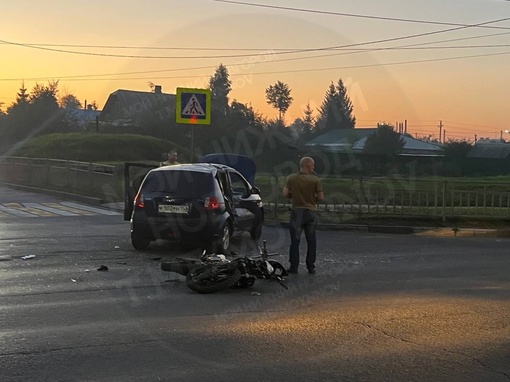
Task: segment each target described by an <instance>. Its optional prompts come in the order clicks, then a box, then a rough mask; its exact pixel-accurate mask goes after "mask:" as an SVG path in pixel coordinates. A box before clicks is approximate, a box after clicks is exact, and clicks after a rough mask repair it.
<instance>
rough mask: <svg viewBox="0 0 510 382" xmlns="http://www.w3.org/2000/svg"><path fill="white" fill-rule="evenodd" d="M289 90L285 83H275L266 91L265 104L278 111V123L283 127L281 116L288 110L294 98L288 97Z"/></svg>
mask: <svg viewBox="0 0 510 382" xmlns="http://www.w3.org/2000/svg"><path fill="white" fill-rule="evenodd" d="M290 92H291V89H290V88H289V86H288V85H287V84H286V83H283V82H281V81H277V82H276V84H274V85H270V86H269V87H268V88H267V89H266V99H267V103H268V104H270V105H271V106H273V107H274V108H275V109H277V110H278V122H279V123H280V124H281V125H282V126H283V116H284V115H285V113H286V112H287V110H288V109H289V107H290V105H291V104H292V101H293V100H294V98H292V97H291V96H290Z"/></svg>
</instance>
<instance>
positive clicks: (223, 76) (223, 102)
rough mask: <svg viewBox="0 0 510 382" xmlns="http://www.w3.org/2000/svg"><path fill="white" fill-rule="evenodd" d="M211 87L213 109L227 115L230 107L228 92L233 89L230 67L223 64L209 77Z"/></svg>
mask: <svg viewBox="0 0 510 382" xmlns="http://www.w3.org/2000/svg"><path fill="white" fill-rule="evenodd" d="M209 89H210V90H211V93H212V109H213V110H214V111H216V112H218V113H219V114H220V115H226V114H227V112H228V111H229V109H228V94H229V93H230V91H231V90H232V81H230V79H229V74H228V69H227V67H226V66H224V65H223V64H220V66H218V67H217V68H216V71H215V72H214V74H213V75H212V76H211V78H210V79H209Z"/></svg>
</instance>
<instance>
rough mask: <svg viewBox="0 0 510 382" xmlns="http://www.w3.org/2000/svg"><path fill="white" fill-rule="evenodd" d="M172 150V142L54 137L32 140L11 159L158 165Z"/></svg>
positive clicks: (122, 136)
mask: <svg viewBox="0 0 510 382" xmlns="http://www.w3.org/2000/svg"><path fill="white" fill-rule="evenodd" d="M174 148H176V147H175V145H174V144H173V143H172V142H169V141H165V140H162V139H157V138H153V137H148V136H144V135H136V134H98V133H66V134H63V133H56V134H48V135H43V136H40V137H37V138H34V139H32V140H30V141H29V142H28V143H27V144H25V145H24V146H22V147H21V148H19V149H18V150H17V151H16V152H14V153H13V154H11V155H12V156H22V157H31V158H50V159H65V160H75V161H82V162H95V163H103V164H113V163H115V164H120V163H124V162H129V161H154V162H159V161H161V160H162V159H163V154H164V153H165V152H168V151H169V150H171V149H174ZM177 149H179V148H177ZM181 151H182V150H181Z"/></svg>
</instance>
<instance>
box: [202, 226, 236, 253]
mask: <svg viewBox="0 0 510 382" xmlns="http://www.w3.org/2000/svg"><path fill="white" fill-rule="evenodd" d="M231 236H232V229H231V228H230V224H228V223H225V225H224V226H223V228H222V229H221V231H220V237H219V238H217V239H215V240H213V241H212V242H211V243H209V244H208V245H207V246H205V249H206V251H207V252H209V253H228V248H229V247H230V237H231Z"/></svg>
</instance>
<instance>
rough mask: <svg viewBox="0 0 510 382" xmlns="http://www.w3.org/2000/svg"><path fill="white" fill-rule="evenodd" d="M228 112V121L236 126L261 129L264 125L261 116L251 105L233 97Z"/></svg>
mask: <svg viewBox="0 0 510 382" xmlns="http://www.w3.org/2000/svg"><path fill="white" fill-rule="evenodd" d="M228 114H229V116H228V121H229V123H230V124H232V126H235V127H237V128H244V127H247V126H253V127H256V128H257V129H259V130H262V128H263V126H264V121H263V119H262V116H261V115H260V114H258V113H257V112H256V111H255V110H253V107H252V106H251V105H246V104H242V103H240V102H238V101H237V100H235V99H234V100H233V101H232V104H231V105H230V111H229V113H228Z"/></svg>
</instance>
